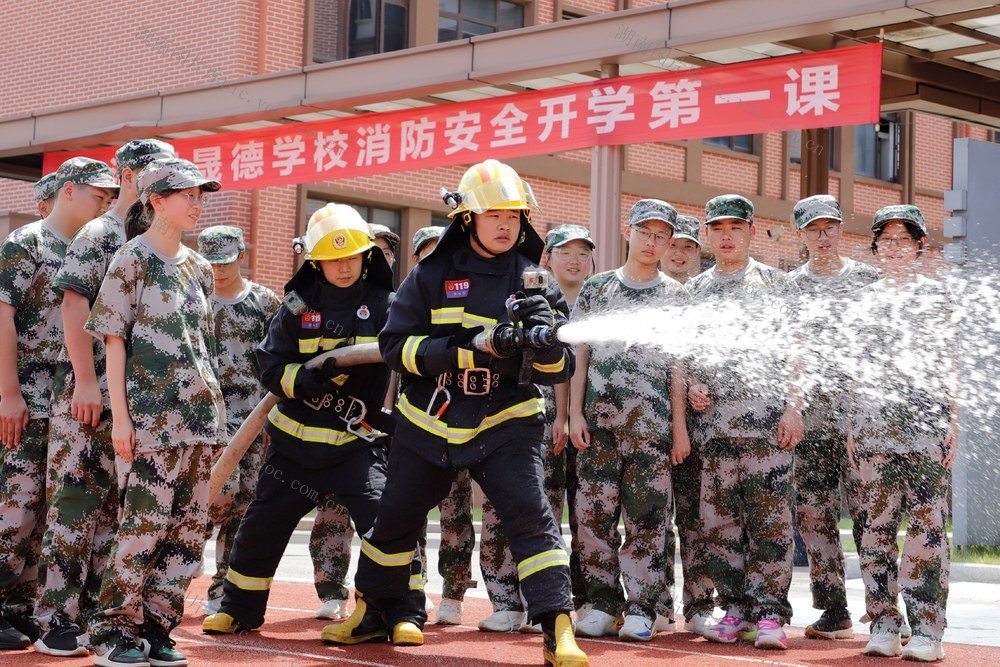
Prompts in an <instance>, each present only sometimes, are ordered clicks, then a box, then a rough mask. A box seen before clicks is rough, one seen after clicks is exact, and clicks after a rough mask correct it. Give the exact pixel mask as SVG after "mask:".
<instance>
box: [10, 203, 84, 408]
mask: <svg viewBox="0 0 1000 667" xmlns="http://www.w3.org/2000/svg"><path fill="white" fill-rule="evenodd" d="M68 243H69V239H67V238H66V237H64V236H62V235H61V234H59V233H58V232H57V231H56V230H55V229H53V228H52V227H51V226H50V225H49V224H48V223H46V221H45V220H39V221H38V222H33V223H31V224H28V225H25V226H24V227H20V228H18V229H15V230H14V231H13V232H11V233H10V235H9V236H8V237H7V238H6V240H4V242H3V245H0V301H3V302H4V303H7V304H9V305H11V306H13V308H14V310H15V311H16V312H15V315H14V328H15V329H16V330H17V377H18V382H20V385H21V395H22V396H23V397H24V402H25V403H26V404H27V406H28V412H29V414H30V416H31V418H32V419H47V418H48V416H49V406H50V402H51V396H52V378H53V373H54V370H55V364H56V360H57V359H58V357H59V350H60V349H61V348H62V342H63V327H62V313H61V312H60V308H59V305H60V298H59V294H57V293H56V292H55V291H53V289H52V283H53V280H54V279H55V277H56V272H57V271H58V270H59V266H60V265H61V264H62V259H63V255H65V254H66V246H67V244H68Z"/></svg>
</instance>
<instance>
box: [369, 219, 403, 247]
mask: <svg viewBox="0 0 1000 667" xmlns="http://www.w3.org/2000/svg"><path fill="white" fill-rule="evenodd" d="M368 226H369V227H371V230H372V236H373V237H374V238H377V239H385V240H386V242H387V243H388V244H389V249H390V250H392V251H393V252H396V248H398V247H399V234H397V233H396V232H394V231H392V230H391V229H389V228H388V227H386V226H385V225H379V224H371V223H369V224H368Z"/></svg>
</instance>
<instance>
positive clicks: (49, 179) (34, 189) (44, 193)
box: [31, 172, 58, 204]
mask: <svg viewBox="0 0 1000 667" xmlns="http://www.w3.org/2000/svg"><path fill="white" fill-rule="evenodd" d="M56 183H58V181H57V180H56V173H55V172H52V173H50V174H45V175H44V176H42V177H41V178H39V179H38V180H37V181H35V184H34V185H32V186H31V194H32V196H34V198H35V203H36V204H38V203H40V202H43V201H47V200H49V199H51V198H52V196H53V195H55V193H56V191H57V188H56Z"/></svg>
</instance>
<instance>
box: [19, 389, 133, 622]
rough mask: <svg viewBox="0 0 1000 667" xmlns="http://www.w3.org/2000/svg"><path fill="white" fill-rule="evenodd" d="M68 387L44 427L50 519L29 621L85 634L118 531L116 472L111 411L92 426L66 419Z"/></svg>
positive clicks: (69, 418)
mask: <svg viewBox="0 0 1000 667" xmlns="http://www.w3.org/2000/svg"><path fill="white" fill-rule="evenodd" d="M71 401H72V388H70V389H69V391H67V392H65V395H64V396H63V397H61V399H60V400H57V401H55V402H54V403H53V406H52V417H51V418H50V420H49V453H48V482H47V487H46V495H47V497H48V513H47V518H46V528H45V537H44V538H42V555H41V562H40V564H39V573H38V574H39V577H38V583H39V596H38V604H37V606H36V609H35V616H36V617H37V618H38V620H39V622H40V623H41V625H42V628H43V630H47V629H48V627H49V623H50V622H51V620H52V617H53V615H54V614H59V615H60V616H63V617H64V618H65V619H67V620H69V621H72V622H75V623H78V624H80V625H81V627H86V626H87V624H88V623H89V621H90V618H91V617H92V616H93V614H94V613H96V611H97V608H98V605H97V602H98V601H97V596H98V594H99V593H100V590H101V579H102V577H103V576H104V570H105V568H106V567H107V563H108V560H109V558H110V557H111V551H112V549H113V547H114V543H115V532H116V531H117V529H118V506H119V502H120V495H119V490H118V472H117V469H116V466H115V459H116V457H115V451H114V448H113V447H112V446H111V411H110V410H105V411H104V413H102V414H101V420H100V422H98V425H97V426H96V427H93V426H91V425H90V424H84V423H81V422H80V421H78V420H76V419H74V418H73V416H72V415H71V414H70V407H71Z"/></svg>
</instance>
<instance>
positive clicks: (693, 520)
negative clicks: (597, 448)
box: [660, 215, 715, 635]
mask: <svg viewBox="0 0 1000 667" xmlns="http://www.w3.org/2000/svg"><path fill="white" fill-rule="evenodd" d="M700 226H701V223H700V222H699V221H698V218H695V217H693V216H689V215H678V216H677V228H676V229H675V230H674V235H673V237H671V239H670V244H669V245H668V246H667V251H666V252H665V253H664V254H663V260H662V261H661V262H660V263H661V264H662V266H663V268H664V273H666V274H667V275H668V276H670V277H671V278H673V279H674V280H676V281H678V282H679V283H681V284H686V283H688V282H689V281H690V279H691V278H692V277H693V276H694V275H697V273H698V267H699V266H700V264H701V241H699V240H698V232H699V229H700ZM685 403H686V402H685ZM685 403H682V405H683V409H684V415H683V417H682V416H681V415H679V414H678V415H674V420H675V421H676V422H677V424H676V428H675V430H674V438H675V442H676V441H677V440H678V439H680V441H681V446H680V447H679V449H681V450H683V449H685V446H684V445H683V441H685V440H686V442H687V445H686V448H687V449H689V450H690V452H691V453H690V454H688V456H687V458H685V459H684V460H683V461H681V462H680V463H677V462H674V467H673V468H672V469H671V471H670V478H671V479H670V481H671V487H672V489H673V501H674V521H675V523H676V524H677V537H678V538H679V541H680V551H681V570H682V572H683V574H684V586H683V589H682V593H681V596H682V597H681V599H682V603H683V607H682V613H683V614H684V619H685V626H686V628H687V630H689V631H690V632H693V633H694V634H696V635H703V634H704V633H705V630H706V629H707V628H708V627H709V626H710V625H713V624H714V623H715V621H714V619H713V618H712V612H713V610H714V609H715V600H714V597H713V594H714V592H715V591H714V586H713V584H712V580H711V577H709V574H708V568H707V563H706V556H705V550H704V548H703V544H702V539H701V535H702V529H701V504H700V502H699V499H700V497H701V443H699V442H697V441H696V442H692V441H691V439H690V436H689V425H690V422H691V420H692V419H693V416H692V415H691V414H690V412H689V411H688V410H687V409H686V404H685ZM672 538H673V532H671V533H670V534H669V535H668V540H667V562H668V563H670V564H671V566H670V567H668V568H667V570H666V572H667V584H668V587H669V588H670V590H672V589H673V585H674V568H673V562H674V553H675V551H676V548H677V545H676V541H675V540H674V539H672Z"/></svg>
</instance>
